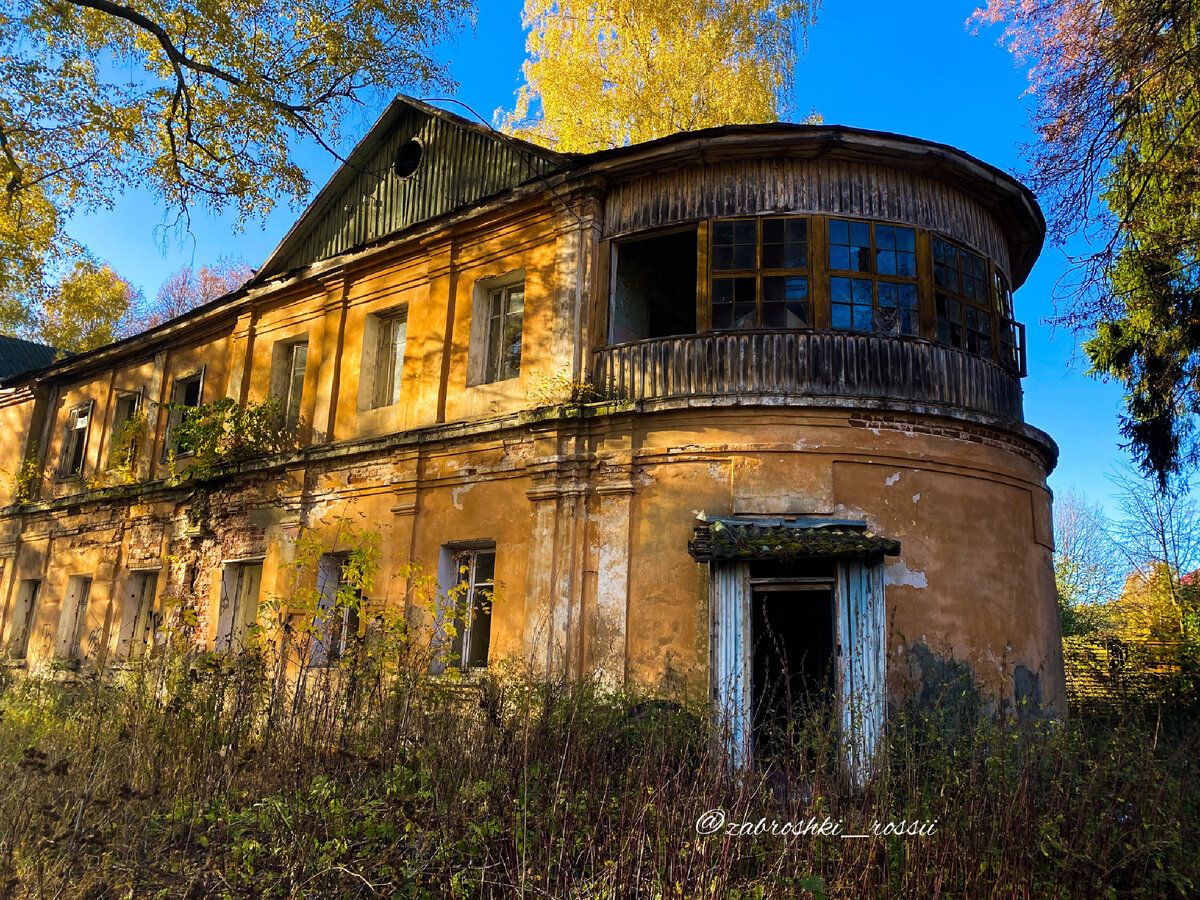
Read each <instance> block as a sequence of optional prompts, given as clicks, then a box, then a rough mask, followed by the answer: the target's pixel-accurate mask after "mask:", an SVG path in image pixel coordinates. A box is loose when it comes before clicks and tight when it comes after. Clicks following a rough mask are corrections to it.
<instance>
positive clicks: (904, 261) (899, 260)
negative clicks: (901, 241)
mask: <svg viewBox="0 0 1200 900" xmlns="http://www.w3.org/2000/svg"><path fill="white" fill-rule="evenodd" d="M896 274H897V275H903V276H904V277H905V278H916V277H917V254H915V253H905V252H897V253H896Z"/></svg>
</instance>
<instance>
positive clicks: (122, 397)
mask: <svg viewBox="0 0 1200 900" xmlns="http://www.w3.org/2000/svg"><path fill="white" fill-rule="evenodd" d="M142 399H143V397H142V391H141V389H138V390H136V391H117V392H116V394H115V395H114V398H113V414H112V421H111V422H110V423H109V426H108V447H107V448H105V457H104V468H105V469H106V470H108V469H114V468H118V467H119V466H120V465H121V464H122V461H121V460H116V459H113V449H114V447H115V446H116V444H117V439H118V438H119V437H120V436H121V431H122V430H123V429H124V428H125V425H126V424H127V423H128V422H129V421H130V420H131V419H132V418H133V417H134V416H136V415H137V414H138V413H139V412H140V411H141V409H142ZM122 404H127V410H128V411H127V412H125V413H123V411H122V408H121V407H122ZM130 450H131V456H132V455H133V454H134V453H136V449H135V448H132V447H131V448H130ZM125 462H128V460H126V461H125Z"/></svg>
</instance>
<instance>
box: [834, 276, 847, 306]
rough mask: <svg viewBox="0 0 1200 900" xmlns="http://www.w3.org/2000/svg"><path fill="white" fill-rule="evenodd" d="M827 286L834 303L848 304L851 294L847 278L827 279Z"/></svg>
mask: <svg viewBox="0 0 1200 900" xmlns="http://www.w3.org/2000/svg"><path fill="white" fill-rule="evenodd" d="M829 286H830V293H831V294H832V296H833V302H834V303H849V302H850V297H851V292H850V279H849V278H831V279H829Z"/></svg>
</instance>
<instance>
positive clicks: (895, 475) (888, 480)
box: [883, 472, 900, 487]
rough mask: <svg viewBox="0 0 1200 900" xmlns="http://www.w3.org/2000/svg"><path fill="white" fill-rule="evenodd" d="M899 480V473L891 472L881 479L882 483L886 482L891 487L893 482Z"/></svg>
mask: <svg viewBox="0 0 1200 900" xmlns="http://www.w3.org/2000/svg"><path fill="white" fill-rule="evenodd" d="M899 480H900V473H899V472H893V473H892V474H891V475H889V476H888V477H887V478H885V479H883V483H884V484H886V485H887V486H888V487H891V486H892V485H893V484H895V483H896V482H897V481H899Z"/></svg>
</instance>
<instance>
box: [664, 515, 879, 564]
mask: <svg viewBox="0 0 1200 900" xmlns="http://www.w3.org/2000/svg"><path fill="white" fill-rule="evenodd" d="M688 553H690V554H691V555H692V558H693V559H694V560H696V562H712V561H713V560H725V559H746V560H750V559H809V558H813V557H822V558H829V557H850V556H853V557H863V556H899V555H900V542H899V541H896V540H892V539H891V538H885V537H880V536H879V535H877V534H872V533H871V532H869V531H867V530H866V524H865V523H858V522H848V521H843V520H834V519H827V520H797V521H790V520H786V519H751V518H745V519H732V518H710V519H709V520H708V521H707V522H706V523H704V524H703V525H697V526H696V533H695V539H694V540H691V541H688Z"/></svg>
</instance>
